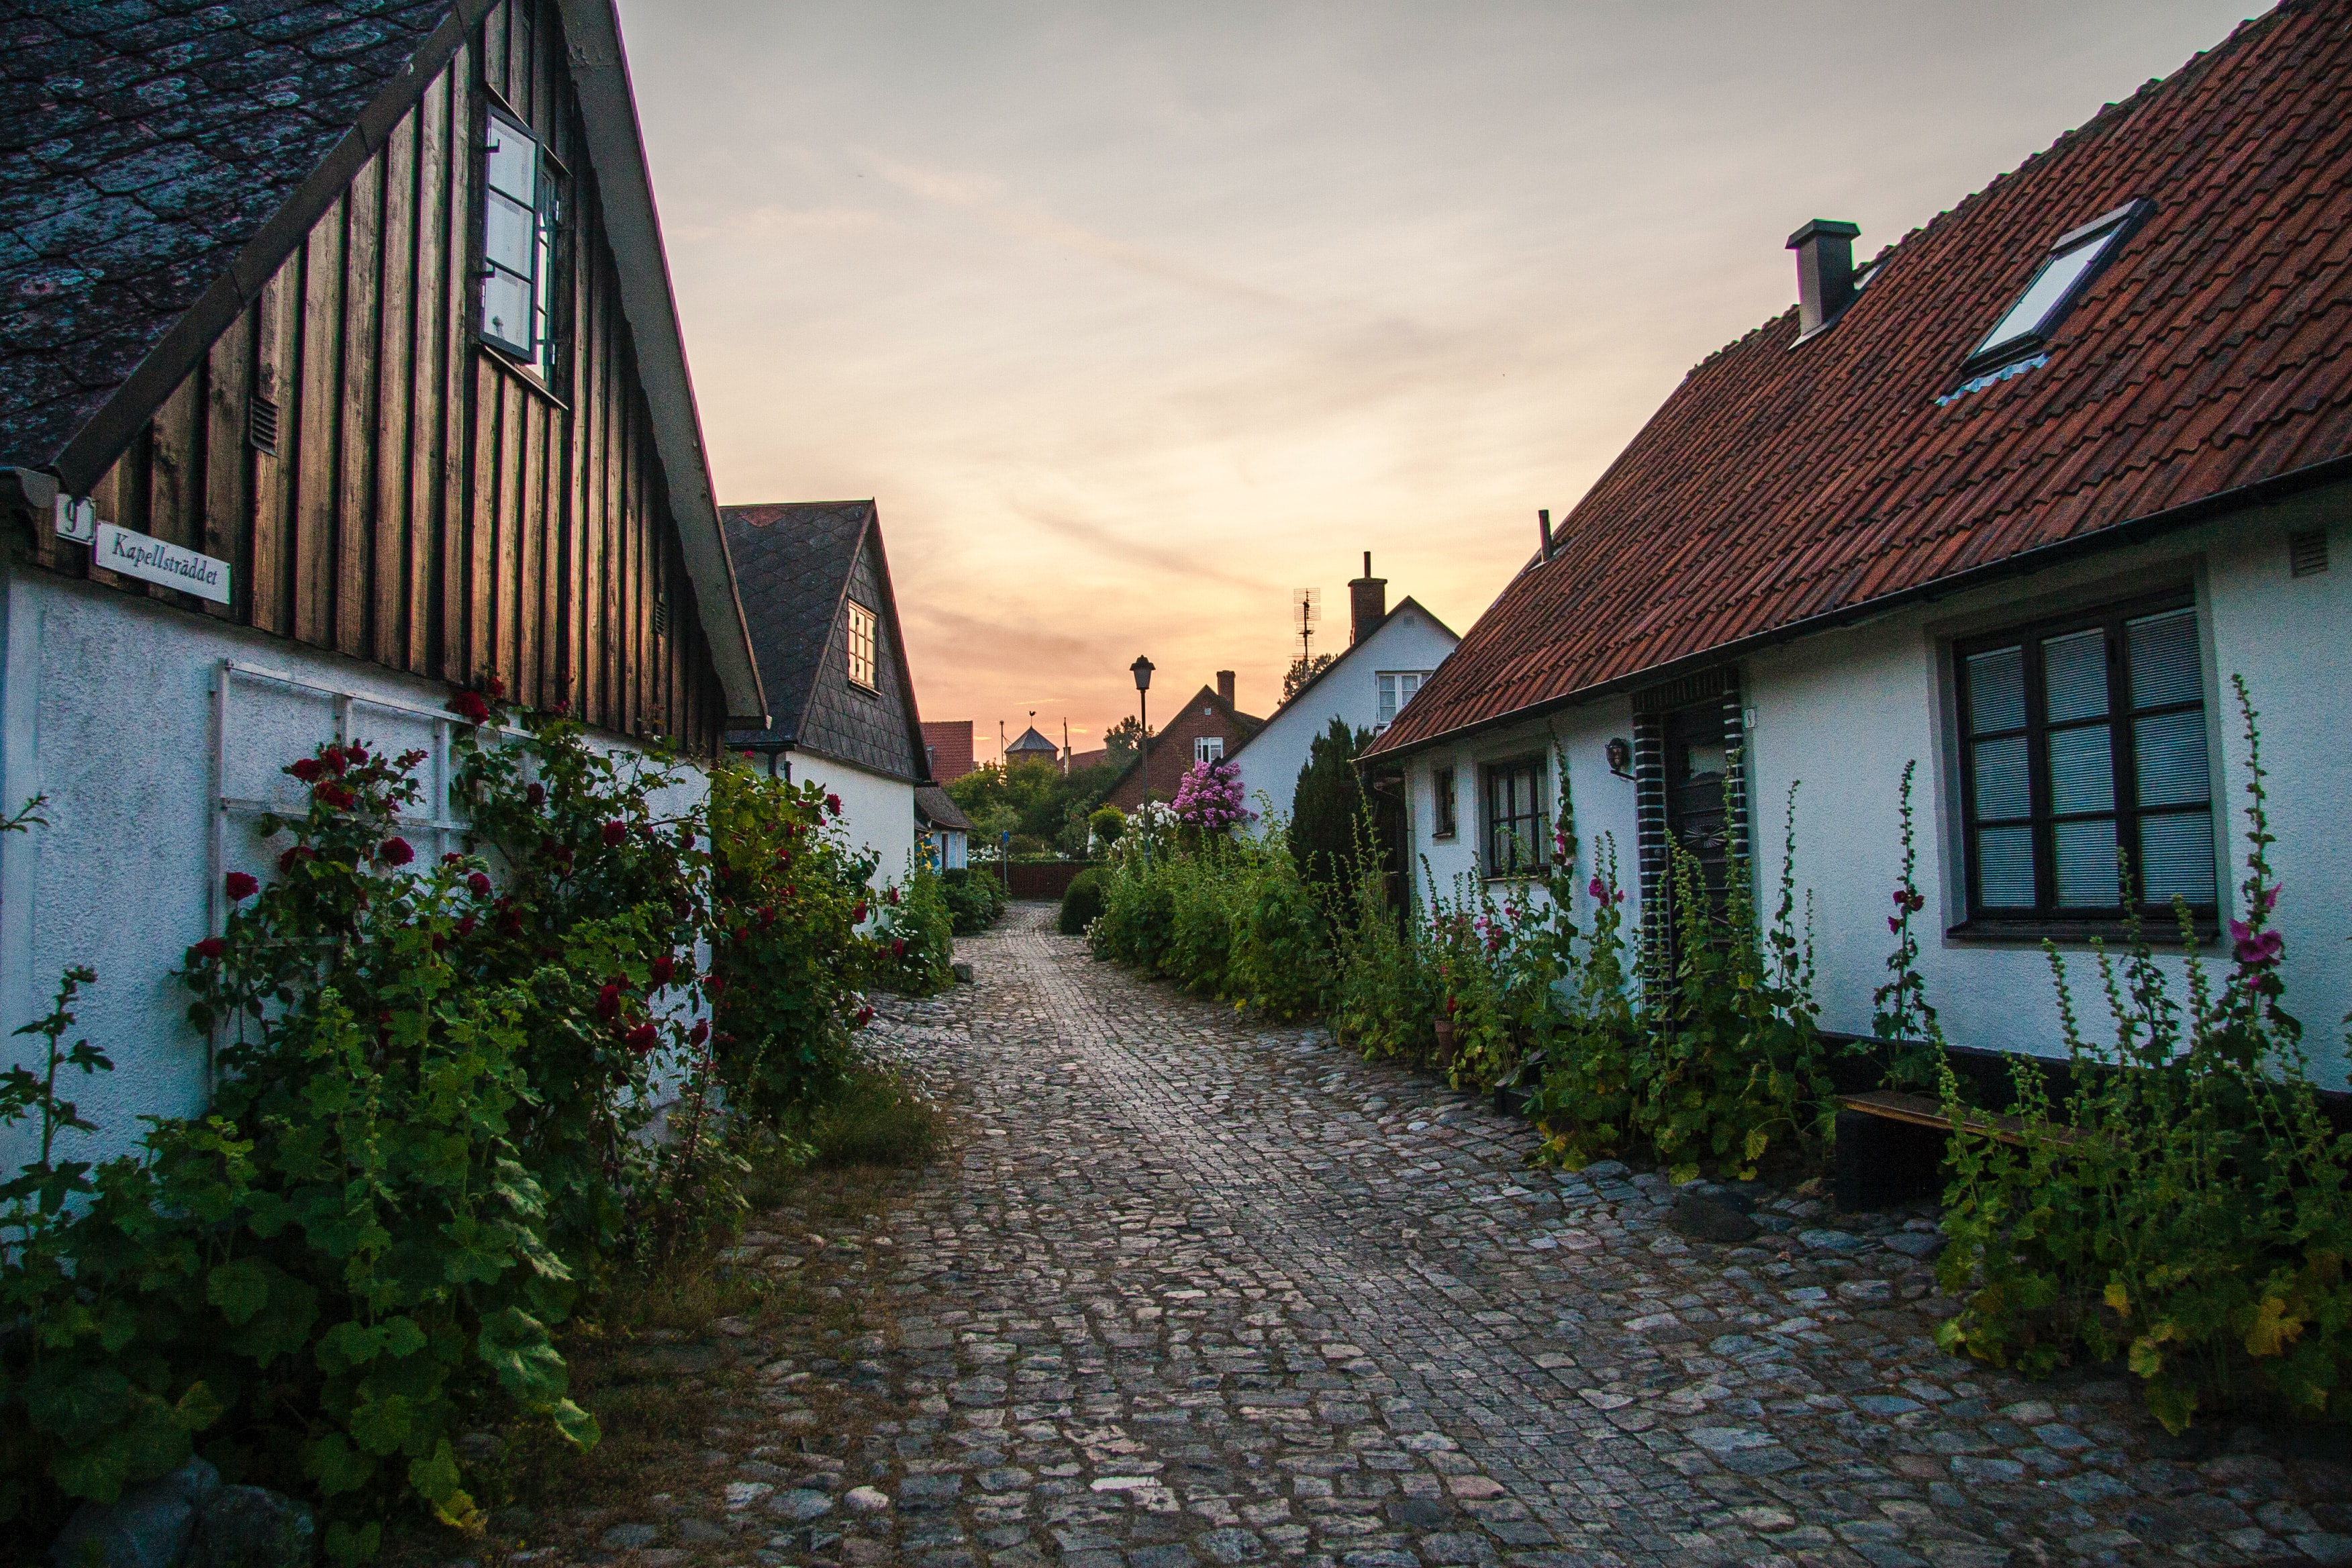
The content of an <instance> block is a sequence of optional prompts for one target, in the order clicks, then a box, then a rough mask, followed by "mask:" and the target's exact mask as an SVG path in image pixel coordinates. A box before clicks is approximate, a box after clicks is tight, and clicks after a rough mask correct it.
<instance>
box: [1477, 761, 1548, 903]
mask: <svg viewBox="0 0 2352 1568" xmlns="http://www.w3.org/2000/svg"><path fill="white" fill-rule="evenodd" d="M1543 772H1544V767H1543V759H1542V758H1541V757H1524V758H1521V759H1520V760H1518V761H1517V762H1510V763H1494V764H1492V765H1490V766H1489V767H1488V768H1487V769H1486V875H1488V876H1489V877H1515V876H1520V875H1524V874H1526V873H1528V872H1530V871H1533V870H1535V869H1536V868H1538V867H1539V866H1541V865H1542V864H1543V863H1544V849H1545V844H1544V840H1545V839H1546V838H1547V837H1549V835H1550V832H1551V828H1550V825H1549V822H1548V821H1547V820H1546V816H1547V814H1546V813H1545V811H1544V805H1543Z"/></svg>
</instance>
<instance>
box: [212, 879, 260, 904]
mask: <svg viewBox="0 0 2352 1568" xmlns="http://www.w3.org/2000/svg"><path fill="white" fill-rule="evenodd" d="M221 891H223V892H225V893H226V894H227V895H228V896H229V901H230V902H231V903H237V902H241V901H242V900H247V899H249V898H251V897H253V895H254V894H256V893H257V892H259V891H261V884H260V883H259V882H257V881H255V880H254V879H253V877H252V876H251V875H250V874H249V873H247V872H244V871H231V872H230V873H229V874H228V875H227V876H226V877H223V878H222V879H221Z"/></svg>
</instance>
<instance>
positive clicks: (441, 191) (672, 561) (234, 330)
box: [0, 0, 765, 1168]
mask: <svg viewBox="0 0 2352 1568" xmlns="http://www.w3.org/2000/svg"><path fill="white" fill-rule="evenodd" d="M486 12H487V16H486V15H485V13H486ZM151 24H152V17H149V16H144V15H142V14H138V13H134V12H121V13H112V12H101V11H86V12H80V13H75V14H72V15H70V16H68V14H66V13H64V12H58V11H53V13H52V14H51V15H50V16H48V17H47V19H45V21H44V23H43V26H41V27H40V28H37V29H36V30H35V32H34V33H33V34H31V35H27V37H28V38H29V39H30V42H29V43H28V44H27V45H26V47H28V48H30V49H33V50H36V51H40V50H47V51H50V52H52V53H53V54H54V57H55V63H54V64H53V65H51V66H49V67H48V68H47V69H48V71H49V73H50V79H51V81H52V82H53V84H60V85H56V86H55V87H54V89H53V90H56V91H58V92H59V93H61V94H66V95H68V96H69V97H70V99H71V101H70V102H69V103H53V104H50V105H48V106H47V109H41V108H37V107H34V108H27V109H26V114H27V115H28V116H33V117H35V118H39V117H42V116H46V117H47V119H46V121H45V122H46V123H47V127H48V128H47V130H45V131H44V132H43V135H44V137H45V138H47V141H46V142H45V143H44V145H43V147H42V150H41V152H40V154H39V156H38V157H37V158H30V157H24V158H19V159H17V160H16V163H13V164H12V171H13V172H12V174H11V175H10V195H9V200H10V202H11V207H10V220H9V236H10V240H9V244H8V245H7V246H6V247H0V292H5V295H6V297H7V298H8V300H10V301H11V303H10V306H9V310H10V312H11V314H10V325H9V329H8V331H6V332H5V334H0V524H5V527H6V529H7V530H8V533H9V536H10V537H9V542H8V550H7V553H6V557H5V565H0V803H5V805H0V811H8V812H13V811H14V810H15V809H16V807H17V806H18V805H21V804H22V803H23V802H24V801H26V799H27V798H29V797H31V796H34V795H46V796H47V806H46V808H45V810H44V813H43V815H44V816H46V818H47V826H45V827H41V828H37V829H35V830H34V831H31V832H28V833H23V834H14V833H10V834H0V1037H6V1035H7V1032H8V1031H13V1030H15V1029H16V1027H17V1026H20V1025H22V1024H24V1023H25V1022H26V1021H27V1020H28V1019H30V1018H32V1017H35V1016H38V1015H39V1014H40V1013H42V1012H44V1011H45V1010H46V1004H47V999H48V997H49V994H50V993H51V990H52V988H53V987H54V985H55V984H56V983H57V979H58V973H59V972H60V971H61V970H63V969H64V968H66V967H67V966H68V964H89V965H90V966H91V967H93V968H95V969H96V971H97V973H98V980H97V983H96V984H95V985H93V986H92V987H91V988H89V990H88V991H87V992H85V994H84V995H83V997H82V1001H81V1005H80V1007H79V1027H78V1029H77V1033H78V1034H87V1035H88V1037H89V1038H90V1040H91V1041H92V1042H93V1043H94V1044H98V1045H100V1046H101V1047H104V1048H106V1049H107V1050H109V1051H110V1053H111V1054H112V1055H113V1057H114V1059H115V1062H116V1064H117V1068H116V1070H115V1071H114V1072H113V1073H111V1074H107V1075H103V1076H101V1077H99V1078H96V1079H90V1080H89V1081H88V1082H87V1083H84V1084H77V1085H76V1086H75V1089H74V1098H75V1099H76V1100H78V1101H79V1103H80V1108H81V1111H82V1113H83V1114H84V1115H85V1116H87V1117H89V1120H91V1121H94V1122H96V1123H97V1124H98V1125H99V1127H100V1130H101V1132H100V1137H99V1139H97V1140H96V1141H95V1142H96V1143H97V1145H98V1149H97V1151H96V1152H114V1151H119V1150H121V1149H122V1148H125V1147H127V1146H128V1145H129V1144H130V1143H131V1142H133V1141H134V1140H135V1139H136V1138H137V1136H138V1135H139V1133H140V1131H141V1128H140V1126H139V1122H138V1120H137V1119H138V1118H139V1117H141V1116H142V1115H154V1116H177V1115H187V1114H191V1113H194V1112H195V1111H197V1110H201V1108H202V1106H203V1104H204V1102H205V1096H206V1092H207V1088H208V1086H207V1082H206V1052H205V1046H206V1043H205V1040H204V1038H203V1037H201V1036H200V1035H198V1034H197V1033H196V1032H195V1031H194V1029H192V1028H191V1027H190V1026H189V1025H188V1024H187V1021H186V1019H185V1016H184V1008H185V1005H186V1004H187V1001H188V999H189V998H188V996H187V994H186V993H185V992H184V991H183V990H182V989H181V988H180V987H179V985H178V984H177V982H175V981H174V980H173V978H172V973H171V972H172V971H173V969H175V968H177V967H179V966H180V964H181V963H183V961H184V956H185V953H186V952H187V949H188V948H189V946H190V944H192V943H194V942H198V941H200V940H202V939H203V938H205V937H206V936H207V935H210V934H214V933H215V932H217V931H219V930H220V929H221V926H220V922H221V921H222V920H223V918H224V915H225V909H224V900H223V895H222V882H223V878H224V875H225V874H226V872H229V871H252V872H256V873H258V874H260V875H262V876H263V877H265V878H266V877H268V876H269V875H271V874H273V873H272V870H271V864H272V859H273V858H274V855H275V852H276V847H274V846H271V845H269V844H268V842H267V841H265V840H263V839H261V838H260V837H258V836H257V834H256V833H255V832H254V831H253V828H254V826H255V824H256V822H257V819H258V817H259V816H261V815H262V814H263V813H264V812H265V811H266V810H267V808H268V806H269V805H271V804H272V803H273V802H274V801H283V800H284V799H285V797H286V792H287V791H288V790H289V781H288V780H287V779H286V778H285V777H284V776H283V775H282V774H281V773H280V772H279V769H280V768H281V767H282V766H283V765H284V764H285V763H288V762H289V761H291V760H293V759H294V758H296V757H298V756H302V755H307V754H309V753H310V752H311V751H312V750H313V749H314V748H316V747H317V746H318V745H320V743H322V742H327V741H331V740H338V739H342V740H353V741H362V742H371V743H373V744H374V745H376V746H378V747H379V748H382V749H385V750H390V751H394V752H397V751H401V750H405V749H408V748H410V747H415V748H418V749H421V750H423V751H424V752H425V753H426V755H427V762H426V763H425V768H424V770H423V773H424V776H425V783H426V785H427V791H428V799H427V801H426V802H425V806H424V808H423V809H422V811H421V812H420V813H419V814H418V816H417V819H416V821H415V824H414V826H410V828H409V832H410V834H411V836H412V837H415V838H416V839H417V841H418V847H419V848H420V849H423V850H431V849H439V848H443V847H454V840H455V837H456V836H457V829H458V828H459V826H461V825H460V824H459V823H457V821H456V820H455V819H454V816H453V814H452V811H451V808H450V803H449V801H448V799H447V797H446V771H447V770H446V760H447V756H448V752H447V746H448V742H449V737H450V729H451V725H452V723H453V720H452V718H451V715H450V714H449V713H448V711H447V710H446V706H445V705H446V702H447V701H448V700H449V697H450V686H451V685H471V684H474V683H476V682H478V681H481V680H482V679H484V678H486V677H488V676H493V675H495V676H496V677H498V678H499V679H500V680H501V681H502V682H503V683H504V685H505V687H506V688H507V689H508V690H509V691H510V692H511V693H512V694H513V695H514V696H515V698H516V699H517V700H520V702H522V703H524V704H525V705H528V706H532V707H538V708H543V709H544V708H553V707H556V706H558V705H559V704H565V705H569V707H570V710H572V712H574V713H576V714H579V715H581V716H582V717H583V719H584V720H585V721H587V722H588V723H589V724H590V725H591V726H592V727H593V731H594V732H595V733H596V735H597V737H598V738H599V740H600V741H601V742H603V743H604V744H605V745H608V746H612V747H616V748H632V747H638V746H641V745H644V744H646V743H647V742H651V741H652V740H654V739H655V738H656V737H664V738H667V740H669V741H671V742H675V743H676V744H677V746H678V747H679V748H680V749H681V750H682V751H683V752H686V753H687V754H688V756H690V757H699V758H702V759H706V760H707V759H709V758H710V757H711V756H713V755H714V754H715V752H716V750H717V747H718V744H719V735H720V732H721V731H722V729H723V728H724V727H725V725H726V723H727V721H728V716H729V715H730V714H738V715H746V716H758V715H761V714H763V713H764V711H765V705H764V702H763V700H762V698H761V690H760V682H759V674H758V670H757V667H756V666H755V665H754V663H753V661H752V657H751V647H750V644H749V641H748V638H747V637H746V635H745V631H744V627H743V621H742V616H741V614H740V610H739V608H738V606H737V604H736V598H735V589H734V584H733V581H732V578H731V576H730V571H729V568H728V563H727V555H726V549H725V546H724V543H723V542H722V540H721V538H720V533H719V516H718V511H717V508H716V507H715V505H714V504H713V501H712V497H711V487H710V479H709V474H708V472H707V471H706V469H705V468H704V465H703V460H702V457H701V449H702V447H701V433H700V430H699V427H698V419H697V416H696V412H695V405H694V396H693V391H692V388H691V386H690V384H689V383H688V377H687V367H686V357H685V353H684V350H683V348H682V346H681V343H680V341H679V337H678V329H677V319H676V317H675V314H674V312H673V310H672V306H671V300H670V292H669V285H668V274H667V265H666V263H665V261H664V259H663V252H662V243H661V234H660V230H659V228H658V226H657V225H656V221H655V216H654V207H653V200H652V194H651V191H650V190H649V188H648V186H647V184H646V160H645V153H644V149H643V147H642V145H641V143H640V142H639V138H638V133H637V121H636V116H635V108H634V105H633V103H632V101H631V99H630V96H629V89H628V81H627V70H626V66H625V60H624V58H623V56H622V53H621V43H620V38H619V36H618V33H617V29H616V25H615V23H614V14H613V12H612V9H611V7H610V6H609V5H604V4H595V3H574V0H498V3H497V4H493V5H488V6H472V7H459V8H457V9H455V10H454V11H453V10H450V9H448V8H435V7H423V8H419V7H407V8H396V9H394V10H389V11H385V12H383V13H382V14H379V15H376V16H372V17H371V18H370V19H369V21H368V23H367V26H365V27H364V28H357V29H355V28H353V27H352V18H351V13H350V12H349V10H348V9H347V8H344V7H341V6H335V5H315V4H309V3H306V0H293V3H290V4H289V5H283V6H279V7H277V8H276V9H275V10H273V12H272V13H271V14H270V15H269V16H268V17H267V18H264V19H256V18H253V17H244V16H238V15H232V14H231V13H229V12H226V11H224V12H220V13H217V14H208V16H207V17H206V19H205V23H204V27H205V29H206V31H205V44H204V48H205V51H206V55H205V58H221V59H234V60H235V61H236V70H235V72H234V73H232V74H233V77H234V79H233V80H232V79H229V78H221V79H219V80H218V81H215V78H214V75H212V74H208V73H206V72H205V71H190V70H188V69H186V68H184V66H183V65H175V64H173V63H171V62H172V61H173V59H175V58H178V57H177V56H176V55H175V54H174V51H173V50H172V49H169V48H161V49H159V48H158V47H157V44H156V36H155V34H154V32H153V29H152V25H151ZM322 39H325V40H328V41H329V42H331V47H321V43H320V41H321V40H322ZM516 39H527V40H535V43H534V44H533V45H532V46H531V47H520V46H515V45H514V43H513V41H514V40H516ZM21 63H23V62H20V64H21ZM34 64H35V66H36V69H35V73H34V76H33V77H32V78H31V79H36V80H37V79H40V69H39V68H38V62H37V61H36V62H34ZM85 81H87V82H91V83H96V82H104V83H105V84H107V85H106V89H105V90H104V91H98V90H95V89H93V90H90V91H89V92H87V93H84V92H83V90H82V85H81V84H82V83H83V82H85ZM258 81H268V82H270V83H272V84H273V85H272V88H271V90H270V91H269V92H268V93H267V94H257V93H256V92H255V91H253V90H252V89H251V88H250V86H249V85H247V84H250V83H253V82H258ZM150 85H152V87H153V89H154V91H153V93H152V94H151V93H150V91H149V86H150ZM43 90H45V91H47V90H52V89H43ZM166 99H168V100H170V101H171V103H172V105H173V108H172V111H171V113H170V114H169V115H168V116H163V117H158V116H157V115H156V114H155V113H154V112H153V111H152V105H153V104H154V103H157V102H162V101H164V100H166ZM589 191H593V199H573V197H574V196H575V195H582V194H583V193H586V192H589ZM509 209H511V211H510V210H509ZM512 212H520V213H522V214H523V215H524V217H525V219H526V221H524V222H523V223H522V224H521V225H520V226H519V227H516V226H511V225H506V224H503V223H501V222H500V221H499V219H500V216H501V215H503V216H511V213H512ZM486 223H487V224H488V225H489V226H490V228H491V229H493V230H494V231H495V232H494V233H493V235H492V237H491V241H490V242H489V245H488V251H487V253H486V252H485V251H483V250H481V249H478V248H476V247H475V242H474V241H473V240H469V238H468V237H469V236H480V235H481V234H483V232H484V228H485V225H486ZM534 237H536V238H535V240H534ZM755 721H756V718H755ZM31 1045H32V1042H30V1041H27V1040H24V1039H13V1040H12V1041H11V1043H10V1045H9V1047H8V1048H9V1051H10V1054H11V1057H12V1058H16V1059H23V1058H22V1056H21V1053H23V1052H26V1051H27V1050H29V1049H30V1047H31ZM19 1131H20V1132H21V1131H22V1130H21V1129H20V1130H19ZM86 1152H91V1151H88V1150H77V1151H76V1153H77V1155H78V1157H79V1156H80V1155H82V1154H84V1153H86ZM22 1157H23V1155H22V1153H21V1144H19V1145H12V1146H11V1147H9V1148H7V1149H5V1150H0V1163H6V1164H7V1165H9V1166H10V1167H11V1168H13V1166H14V1164H15V1163H16V1161H17V1160H19V1159H21V1158H22Z"/></svg>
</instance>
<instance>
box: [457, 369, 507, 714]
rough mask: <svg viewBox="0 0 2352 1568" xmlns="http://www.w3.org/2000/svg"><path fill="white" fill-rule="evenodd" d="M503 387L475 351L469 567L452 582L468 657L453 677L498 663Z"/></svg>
mask: <svg viewBox="0 0 2352 1568" xmlns="http://www.w3.org/2000/svg"><path fill="white" fill-rule="evenodd" d="M505 391H506V374H505V373H504V372H503V371H501V370H499V367H498V366H496V365H494V364H492V363H490V361H489V356H488V355H487V354H477V355H476V356H474V482H473V493H472V495H471V496H469V497H468V498H467V514H466V519H465V528H466V570H465V572H464V574H462V576H461V578H460V579H459V580H458V581H457V582H455V583H452V584H450V587H449V591H450V592H451V593H453V594H455V595H457V596H458V602H459V604H460V605H462V606H463V609H464V613H465V625H466V635H465V639H464V642H463V645H462V646H463V648H464V658H465V662H464V663H463V664H462V665H461V666H460V667H459V668H460V669H461V671H462V673H461V674H460V675H458V676H457V677H456V678H455V679H457V680H458V681H459V682H460V683H461V684H463V683H467V682H471V681H474V680H477V679H480V678H481V677H482V676H485V675H487V674H488V673H490V671H491V670H493V669H494V668H497V666H496V664H495V663H494V662H493V661H494V659H495V657H496V654H495V648H494V645H493V644H492V642H491V640H490V603H491V596H492V594H493V592H494V589H495V586H496V583H497V574H496V573H495V572H494V571H493V570H492V566H493V562H492V557H491V548H492V546H493V545H494V544H495V543H496V542H497V540H498V527H497V521H496V518H497V513H498V510H499V489H500V484H499V481H500V480H501V479H503V478H504V475H503V473H502V471H501V461H502V451H501V447H500V442H499V437H500V433H501V420H500V418H499V406H500V401H501V399H502V398H503V396H504V395H505Z"/></svg>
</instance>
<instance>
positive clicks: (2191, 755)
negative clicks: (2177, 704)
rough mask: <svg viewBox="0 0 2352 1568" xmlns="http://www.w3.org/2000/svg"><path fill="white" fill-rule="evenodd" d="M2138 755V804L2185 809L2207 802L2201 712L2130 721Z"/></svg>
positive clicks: (2186, 711)
mask: <svg viewBox="0 0 2352 1568" xmlns="http://www.w3.org/2000/svg"><path fill="white" fill-rule="evenodd" d="M2132 742H2133V749H2134V750H2135V751H2136V752H2137V753H2138V758H2137V763H2138V768H2139V803H2140V805H2189V803H2190V802H2192V801H2203V800H2210V799H2211V798H2212V795H2213V778H2212V774H2211V773H2210V771H2209V770H2208V769H2207V767H2206V765H2205V710H2203V709H2202V708H2189V709H2183V710H2181V711H2180V712H2178V713H2158V714H2157V715H2156V716H2155V717H2153V718H2148V719H2136V720H2134V721H2132Z"/></svg>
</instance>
